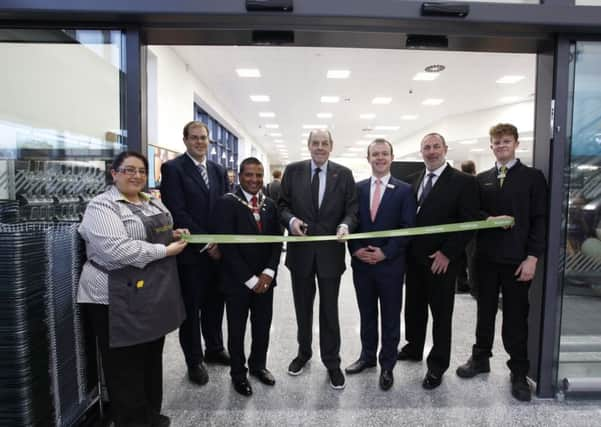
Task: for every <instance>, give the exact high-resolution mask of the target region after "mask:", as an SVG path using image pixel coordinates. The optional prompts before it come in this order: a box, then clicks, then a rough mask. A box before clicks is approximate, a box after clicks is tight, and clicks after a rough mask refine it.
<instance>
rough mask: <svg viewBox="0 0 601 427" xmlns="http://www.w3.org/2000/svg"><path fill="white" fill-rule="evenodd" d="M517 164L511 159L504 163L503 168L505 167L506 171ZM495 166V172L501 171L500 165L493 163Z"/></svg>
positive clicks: (515, 160) (516, 160)
mask: <svg viewBox="0 0 601 427" xmlns="http://www.w3.org/2000/svg"><path fill="white" fill-rule="evenodd" d="M517 162H518V159H511V160H510V161H508V162H507V163H505V166H507V170H509V169H511V168H512V167H514V166H515V164H516V163H517ZM495 166H496V167H497V170H499V169H501V163H499V162H495Z"/></svg>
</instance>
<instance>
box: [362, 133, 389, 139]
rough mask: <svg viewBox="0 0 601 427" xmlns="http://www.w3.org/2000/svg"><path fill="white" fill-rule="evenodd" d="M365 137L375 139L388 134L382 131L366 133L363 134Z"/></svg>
mask: <svg viewBox="0 0 601 427" xmlns="http://www.w3.org/2000/svg"><path fill="white" fill-rule="evenodd" d="M363 136H364V137H365V138H371V139H377V138H386V137H387V136H388V135H386V134H383V133H368V134H367V135H363Z"/></svg>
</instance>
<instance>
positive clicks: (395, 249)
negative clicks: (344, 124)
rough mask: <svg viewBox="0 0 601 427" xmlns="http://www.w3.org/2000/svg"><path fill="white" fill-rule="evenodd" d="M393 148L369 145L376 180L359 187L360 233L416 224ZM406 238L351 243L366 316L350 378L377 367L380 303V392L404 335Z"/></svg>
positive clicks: (411, 200)
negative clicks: (395, 173) (395, 169)
mask: <svg viewBox="0 0 601 427" xmlns="http://www.w3.org/2000/svg"><path fill="white" fill-rule="evenodd" d="M393 158H394V156H393V150H392V144H391V143H390V142H389V141H387V140H385V139H376V140H374V141H373V142H372V143H371V144H369V146H368V147H367V161H368V162H369V163H370V165H371V170H372V177H371V178H368V179H365V180H363V181H360V182H358V183H357V196H358V199H359V215H358V217H359V226H358V229H357V230H356V231H357V232H358V233H363V232H369V231H380V230H394V229H398V228H406V227H412V226H413V225H414V224H415V210H416V206H415V196H414V195H413V191H412V189H411V186H410V185H409V184H407V183H405V182H403V181H400V180H398V179H396V178H393V177H392V176H390V165H391V164H392V160H393ZM407 243H408V238H406V237H394V238H374V239H361V240H359V239H357V240H349V245H348V246H349V251H350V253H351V255H352V257H353V258H352V262H351V265H352V267H353V281H354V284H355V291H356V293H357V304H358V305H359V314H360V317H361V355H360V356H359V359H358V360H357V361H356V362H355V363H353V364H352V365H350V366H348V367H347V368H346V369H345V371H346V373H347V374H349V375H352V374H358V373H359V372H362V371H363V370H364V369H366V368H369V367H374V366H376V351H377V349H378V302H379V304H380V307H381V310H382V314H381V318H382V321H381V324H382V346H381V349H380V354H379V357H378V359H379V362H380V367H381V368H382V370H381V372H380V388H381V389H382V390H389V389H390V387H392V383H393V382H394V377H393V375H392V370H393V368H394V365H395V363H396V360H397V346H398V344H399V340H400V337H401V305H402V297H403V276H404V274H405V248H406V246H407Z"/></svg>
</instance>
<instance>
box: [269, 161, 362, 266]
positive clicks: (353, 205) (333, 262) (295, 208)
mask: <svg viewBox="0 0 601 427" xmlns="http://www.w3.org/2000/svg"><path fill="white" fill-rule="evenodd" d="M311 200H312V199H311V160H304V161H300V162H296V163H292V164H290V165H288V166H287V167H286V171H285V172H284V177H283V179H282V186H281V195H280V200H279V208H280V215H281V220H282V225H283V226H284V227H286V228H287V229H288V224H289V223H290V219H291V218H292V217H297V218H298V219H300V220H302V221H304V222H306V223H307V224H308V225H309V228H308V230H307V234H308V235H312V236H320V235H322V236H323V235H328V234H336V228H337V226H338V225H339V224H341V223H344V224H347V225H348V226H349V232H352V231H353V230H354V229H355V227H356V225H357V194H356V189H355V180H354V179H353V174H352V172H351V171H350V169H348V168H346V167H344V166H342V165H339V164H337V163H334V162H332V161H328V167H327V178H326V189H325V192H324V195H323V200H322V202H321V206H320V208H319V212H316V211H315V209H314V207H313V204H312V203H311ZM344 251H345V246H344V245H343V244H341V243H339V242H335V241H327V242H315V243H290V244H288V246H287V250H286V266H288V268H289V269H290V271H291V272H292V273H293V274H303V273H305V272H311V271H312V267H313V260H314V259H315V261H316V263H317V271H318V273H319V275H320V276H322V277H337V276H340V275H341V274H342V273H343V272H344V270H345V265H344Z"/></svg>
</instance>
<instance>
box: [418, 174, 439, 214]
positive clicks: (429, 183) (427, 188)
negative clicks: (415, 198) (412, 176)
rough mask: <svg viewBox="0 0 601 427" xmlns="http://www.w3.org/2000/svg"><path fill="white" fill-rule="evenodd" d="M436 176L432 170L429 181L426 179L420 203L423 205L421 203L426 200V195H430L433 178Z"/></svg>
mask: <svg viewBox="0 0 601 427" xmlns="http://www.w3.org/2000/svg"><path fill="white" fill-rule="evenodd" d="M435 176H436V174H435V173H434V172H430V173H429V174H428V181H426V185H424V189H423V190H422V195H421V196H420V197H419V202H418V205H420V206H421V204H422V203H423V202H424V200H426V197H428V194H429V193H430V190H432V178H434V177H435Z"/></svg>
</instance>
